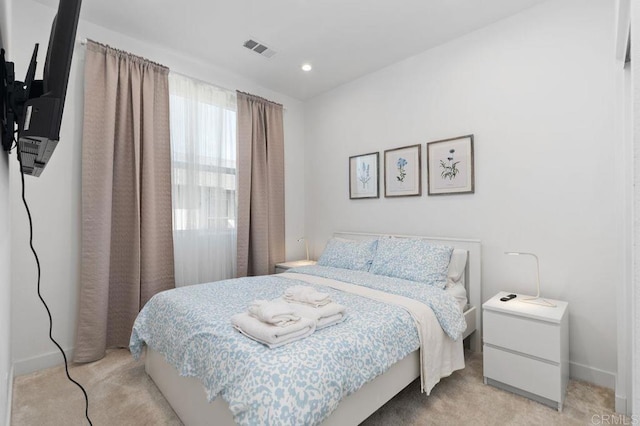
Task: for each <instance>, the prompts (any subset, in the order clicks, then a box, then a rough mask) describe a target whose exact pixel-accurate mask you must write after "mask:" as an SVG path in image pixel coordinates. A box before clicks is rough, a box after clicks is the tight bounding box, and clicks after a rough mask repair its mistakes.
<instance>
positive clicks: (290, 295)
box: [282, 285, 331, 307]
mask: <svg viewBox="0 0 640 426" xmlns="http://www.w3.org/2000/svg"><path fill="white" fill-rule="evenodd" d="M282 298H283V299H284V300H285V301H287V302H297V303H304V304H307V305H310V306H313V307H319V306H324V305H326V304H328V303H331V297H330V296H329V295H328V294H327V293H321V292H319V291H317V290H316V289H315V288H313V287H308V286H302V285H296V286H293V287H289V288H288V289H286V290H285V291H284V296H283V297H282Z"/></svg>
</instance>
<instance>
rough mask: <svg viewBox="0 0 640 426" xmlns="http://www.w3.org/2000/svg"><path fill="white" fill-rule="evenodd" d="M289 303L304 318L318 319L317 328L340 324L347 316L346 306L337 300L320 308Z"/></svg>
mask: <svg viewBox="0 0 640 426" xmlns="http://www.w3.org/2000/svg"><path fill="white" fill-rule="evenodd" d="M276 300H278V299H276ZM280 300H282V299H280ZM283 301H284V300H283ZM288 305H289V306H291V308H292V309H293V310H294V311H295V313H296V314H297V315H300V316H301V317H304V318H311V319H313V320H314V321H316V330H321V329H323V328H325V327H329V326H331V325H335V324H338V323H340V322H342V321H344V319H345V318H346V314H345V311H346V308H345V307H344V306H342V305H339V304H337V303H335V302H330V303H327V304H326V305H324V306H320V307H318V308H314V307H313V306H310V305H307V304H304V303H295V302H291V303H288Z"/></svg>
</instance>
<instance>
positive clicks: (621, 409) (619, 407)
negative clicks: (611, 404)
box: [615, 395, 631, 417]
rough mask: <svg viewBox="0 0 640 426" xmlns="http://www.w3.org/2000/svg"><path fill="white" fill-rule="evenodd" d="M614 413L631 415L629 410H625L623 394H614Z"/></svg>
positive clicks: (625, 403)
mask: <svg viewBox="0 0 640 426" xmlns="http://www.w3.org/2000/svg"><path fill="white" fill-rule="evenodd" d="M615 411H616V413H620V414H626V415H627V416H629V417H631V410H627V398H626V397H624V396H619V395H616V406H615Z"/></svg>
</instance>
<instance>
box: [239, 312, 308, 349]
mask: <svg viewBox="0 0 640 426" xmlns="http://www.w3.org/2000/svg"><path fill="white" fill-rule="evenodd" d="M231 323H232V324H233V326H234V327H235V328H236V330H238V331H239V332H241V333H242V334H244V335H245V336H247V337H250V338H251V339H253V340H256V341H258V342H260V343H263V344H265V345H267V346H269V347H270V348H272V349H273V348H277V347H279V346H282V345H286V344H287V343H291V342H294V341H296V340H299V339H303V338H305V337H307V336H309V335H310V334H312V333H313V332H314V331H315V330H316V322H315V321H314V320H312V319H310V318H300V320H299V321H296V322H294V323H292V324H290V325H287V326H285V327H279V326H277V325H272V324H267V323H265V322H262V321H260V320H259V319H257V318H255V317H253V316H251V315H250V314H249V312H242V313H240V314H236V315H234V316H232V317H231Z"/></svg>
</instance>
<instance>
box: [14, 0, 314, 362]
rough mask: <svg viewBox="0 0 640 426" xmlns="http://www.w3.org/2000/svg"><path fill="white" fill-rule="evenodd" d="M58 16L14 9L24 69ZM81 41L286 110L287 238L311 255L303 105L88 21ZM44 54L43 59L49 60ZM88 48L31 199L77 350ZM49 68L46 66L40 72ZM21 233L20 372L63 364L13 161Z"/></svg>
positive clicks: (50, 294) (47, 270) (19, 5)
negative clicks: (304, 244) (38, 285)
mask: <svg viewBox="0 0 640 426" xmlns="http://www.w3.org/2000/svg"><path fill="white" fill-rule="evenodd" d="M54 14H55V11H54V10H53V9H51V8H48V7H46V6H43V5H41V4H39V3H36V2H34V1H32V0H20V1H19V2H16V4H15V5H14V8H13V25H14V27H13V28H14V33H13V41H14V52H15V59H16V69H17V70H18V72H24V71H26V69H27V63H28V60H29V56H30V54H31V53H30V52H31V49H32V48H33V44H34V43H36V42H40V43H42V44H46V41H47V40H48V37H49V28H50V25H51V21H52V19H53V16H54ZM78 38H79V39H80V38H90V39H93V40H96V41H99V42H102V43H106V44H110V45H112V46H113V47H116V48H119V49H124V50H127V51H130V52H132V53H135V54H137V55H140V56H144V57H147V58H149V59H151V60H153V61H156V62H159V63H162V64H164V65H167V66H168V67H170V68H171V69H172V70H174V71H176V72H179V73H181V74H184V75H188V76H191V77H194V78H197V79H200V80H203V81H208V82H210V83H213V84H216V85H219V86H222V87H226V88H230V89H240V90H243V91H247V92H251V93H254V94H257V95H259V96H263V97H265V98H268V99H271V100H273V101H276V102H280V103H282V104H284V105H285V108H286V113H285V167H286V193H285V195H286V200H287V203H286V209H285V210H286V217H287V223H286V234H287V243H288V244H287V245H288V250H287V257H288V258H290V259H291V258H296V257H300V256H302V255H303V249H302V248H301V247H300V245H299V244H297V243H296V242H295V240H296V238H297V237H299V236H301V235H303V234H304V203H303V201H302V200H303V199H304V191H303V185H304V165H303V164H299V163H298V162H297V161H295V160H296V159H299V158H303V157H304V145H303V143H302V140H303V110H302V105H301V103H300V102H298V101H296V100H293V99H291V98H288V97H286V96H283V95H280V94H278V93H275V92H272V91H269V90H265V89H263V88H261V87H258V86H256V85H255V84H253V83H252V82H250V81H247V80H244V79H242V78H240V77H238V76H235V75H232V74H229V73H228V72H225V71H223V70H220V69H216V68H214V67H212V66H209V65H207V64H204V63H201V62H198V61H197V60H194V59H192V58H186V57H182V56H180V54H179V53H177V52H171V51H167V50H164V49H163V48H162V47H160V46H154V45H150V44H148V43H144V42H140V41H137V40H135V39H132V38H128V37H125V36H123V35H121V34H118V33H114V32H112V31H109V30H107V29H105V28H102V27H98V26H96V25H93V24H90V23H88V22H84V21H82V22H81V24H80V26H79V28H78ZM43 56H44V52H42V53H41V56H40V57H41V58H42V57H43ZM83 61H84V47H81V46H80V45H79V43H78V45H77V46H76V50H75V53H74V59H73V65H72V71H71V78H70V84H69V91H68V94H67V104H66V106H65V113H64V119H63V123H62V130H61V136H60V143H59V144H58V147H57V149H56V152H55V154H54V155H53V157H52V159H51V161H50V163H49V164H48V165H47V168H46V169H45V171H44V172H43V174H42V176H41V177H40V178H37V179H36V178H31V177H27V178H26V180H27V197H28V199H29V202H30V203H31V207H32V215H33V219H34V224H35V225H34V228H35V230H34V232H35V235H34V243H35V246H36V248H37V250H38V252H39V255H40V258H41V263H42V271H43V275H42V277H43V278H42V293H43V295H44V297H45V300H47V302H48V303H49V304H50V307H51V310H52V313H53V317H54V337H56V338H57V339H58V340H59V342H60V344H61V346H62V347H63V348H64V349H65V350H67V351H69V352H71V351H72V348H73V346H74V339H75V321H76V316H77V309H78V288H79V268H80V264H79V256H80V170H81V169H80V158H81V155H80V149H81V136H82V109H83V90H82V81H83V69H84V64H83ZM39 70H40V71H41V70H42V67H41V66H40V67H39ZM11 168H12V171H11V173H12V176H13V179H12V184H11V187H12V194H11V205H12V207H11V210H12V214H13V219H14V221H13V234H12V245H11V248H12V250H13V251H14V253H15V262H14V267H13V269H12V277H13V282H14V285H13V291H12V297H13V306H14V310H13V314H12V336H13V358H14V365H15V371H16V374H23V373H26V372H29V371H32V370H35V369H39V368H43V367H46V366H49V365H53V364H56V363H59V362H61V358H60V356H59V355H58V354H57V353H56V351H55V347H53V346H52V344H51V343H50V342H49V340H48V339H47V329H48V325H47V317H46V314H45V311H44V310H43V308H42V307H41V305H40V303H39V301H38V300H37V297H36V293H35V281H36V275H35V269H34V264H33V260H32V257H31V256H30V254H29V252H28V225H27V221H26V217H25V213H24V211H23V208H22V206H21V205H20V204H19V203H18V195H19V180H18V178H17V176H19V175H18V165H17V162H16V161H15V159H14V160H13V161H11Z"/></svg>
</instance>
